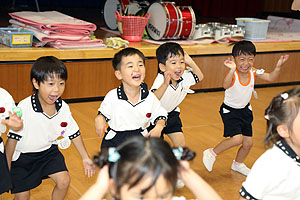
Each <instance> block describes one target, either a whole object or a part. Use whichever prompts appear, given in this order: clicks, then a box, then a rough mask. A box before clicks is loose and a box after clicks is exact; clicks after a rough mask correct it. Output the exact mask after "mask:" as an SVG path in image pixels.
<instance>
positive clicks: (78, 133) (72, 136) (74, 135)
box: [69, 131, 80, 140]
mask: <svg viewBox="0 0 300 200" xmlns="http://www.w3.org/2000/svg"><path fill="white" fill-rule="evenodd" d="M79 135H80V132H79V131H77V132H76V133H74V134H73V135H70V136H69V139H70V140H73V139H75V138H77V137H78V136H79Z"/></svg>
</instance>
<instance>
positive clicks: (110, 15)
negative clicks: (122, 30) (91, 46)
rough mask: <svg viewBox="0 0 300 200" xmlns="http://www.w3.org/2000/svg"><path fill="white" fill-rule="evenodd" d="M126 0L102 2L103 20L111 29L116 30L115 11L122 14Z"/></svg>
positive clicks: (126, 3) (127, 2)
mask: <svg viewBox="0 0 300 200" xmlns="http://www.w3.org/2000/svg"><path fill="white" fill-rule="evenodd" d="M128 4H129V1H128V0H106V2H105V4H104V22H105V24H106V26H107V27H108V28H109V29H111V30H117V28H118V24H117V20H116V17H115V11H116V10H117V11H118V12H119V13H122V14H124V13H125V9H126V6H127V5H128Z"/></svg>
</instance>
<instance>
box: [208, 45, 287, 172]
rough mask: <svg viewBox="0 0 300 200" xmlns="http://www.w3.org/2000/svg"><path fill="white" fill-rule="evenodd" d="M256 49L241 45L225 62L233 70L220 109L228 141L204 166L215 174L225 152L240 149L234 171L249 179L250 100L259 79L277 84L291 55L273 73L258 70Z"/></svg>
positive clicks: (284, 57) (235, 46) (221, 145)
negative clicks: (220, 155) (214, 168)
mask: <svg viewBox="0 0 300 200" xmlns="http://www.w3.org/2000/svg"><path fill="white" fill-rule="evenodd" d="M255 55H256V48H255V46H254V44H253V43H252V42H250V41H246V40H243V41H239V42H237V43H236V44H235V45H234V46H233V49H232V57H231V58H228V59H227V60H225V62H224V65H225V66H226V67H228V68H229V69H230V71H229V72H228V74H227V75H226V76H225V78H224V81H223V87H224V89H225V98H224V102H223V104H222V105H221V107H220V111H219V113H220V115H221V117H222V121H223V124H224V137H230V138H229V139H224V140H223V141H221V142H220V143H219V144H218V145H217V146H215V147H214V148H210V149H207V150H205V151H204V152H203V163H204V166H205V167H206V169H207V170H208V171H210V172H211V171H212V169H213V164H214V162H215V160H216V156H217V155H219V154H220V153H222V152H223V151H225V150H227V149H230V148H233V147H235V146H240V145H241V146H240V148H239V150H238V152H237V155H236V158H235V160H234V161H233V163H232V166H231V169H232V170H233V171H236V172H239V173H241V174H243V175H245V176H247V175H248V174H249V172H250V169H249V168H248V167H247V166H246V165H245V164H244V163H243V162H244V160H245V158H246V156H247V155H248V153H249V151H250V149H251V147H252V144H253V141H252V125H251V124H252V121H253V115H252V107H251V105H250V103H249V102H250V99H251V96H252V93H254V95H255V94H256V93H255V91H254V80H255V78H256V77H257V78H261V79H263V80H266V81H273V80H275V79H276V78H277V77H278V75H279V73H280V68H281V66H282V65H283V64H284V63H285V62H286V61H287V60H288V57H289V56H288V55H284V56H281V57H280V58H279V60H278V62H277V64H276V66H275V69H274V70H273V71H272V72H271V73H264V70H263V69H260V70H257V69H255V68H254V60H255Z"/></svg>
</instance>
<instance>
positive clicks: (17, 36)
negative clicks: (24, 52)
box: [0, 28, 34, 47]
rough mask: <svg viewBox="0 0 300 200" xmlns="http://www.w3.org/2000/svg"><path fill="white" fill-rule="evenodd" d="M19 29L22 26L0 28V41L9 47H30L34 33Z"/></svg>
mask: <svg viewBox="0 0 300 200" xmlns="http://www.w3.org/2000/svg"><path fill="white" fill-rule="evenodd" d="M21 30H22V28H0V43H1V44H4V45H7V46H9V47H31V46H32V39H33V34H34V33H33V32H32V31H28V30H26V29H23V30H22V31H21ZM20 31H21V32H20Z"/></svg>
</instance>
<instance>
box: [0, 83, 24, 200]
mask: <svg viewBox="0 0 300 200" xmlns="http://www.w3.org/2000/svg"><path fill="white" fill-rule="evenodd" d="M15 107H16V105H15V102H14V100H13V98H12V96H11V95H10V94H9V93H8V92H7V91H6V90H4V89H3V88H0V119H1V123H0V177H1V178H0V199H1V194H2V193H4V192H8V190H10V189H11V187H12V184H11V178H10V174H9V168H10V161H7V159H6V156H5V154H4V144H3V140H2V138H1V134H2V133H5V132H6V125H8V126H9V127H10V128H11V129H12V130H14V131H19V130H21V129H22V127H23V120H22V119H21V117H20V116H18V115H17V114H16V113H15V112H13V109H14V108H15ZM8 140H10V139H8ZM10 144H11V143H10V142H8V141H7V143H6V148H11V145H10Z"/></svg>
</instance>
